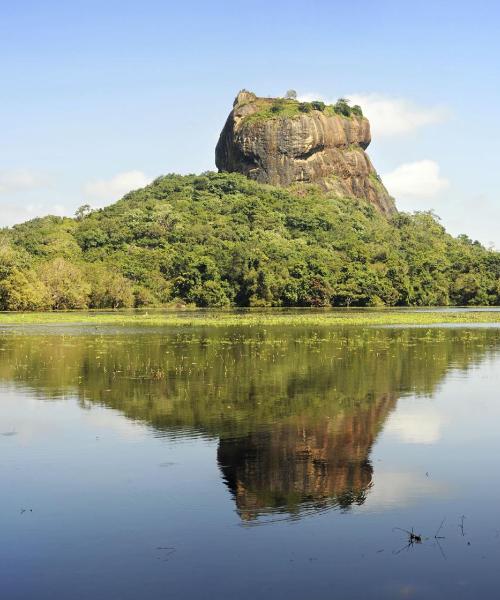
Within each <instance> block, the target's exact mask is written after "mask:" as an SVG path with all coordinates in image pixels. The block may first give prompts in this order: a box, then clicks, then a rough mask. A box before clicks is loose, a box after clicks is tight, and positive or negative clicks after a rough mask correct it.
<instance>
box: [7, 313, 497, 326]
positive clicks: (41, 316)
mask: <svg viewBox="0 0 500 600" xmlns="http://www.w3.org/2000/svg"><path fill="white" fill-rule="evenodd" d="M480 323H499V324H500V311H498V310H497V311H495V310H488V309H482V310H477V309H467V310H457V311H455V312H452V311H449V312H448V311H443V310H429V309H425V310H394V309H387V310H366V311H363V310H361V311H359V310H352V311H351V310H345V311H340V310H332V311H324V312H323V311H320V312H317V311H311V312H307V311H293V310H292V311H286V312H284V311H273V310H269V311H256V312H253V311H250V310H249V311H207V310H188V311H183V312H179V311H175V312H169V311H167V310H165V311H161V312H160V311H152V312H151V313H148V312H146V311H145V312H142V313H131V312H126V311H123V312H120V311H115V312H104V313H103V312H94V313H93V312H88V311H75V312H37V313H0V328H1V327H3V326H7V327H10V326H22V325H93V326H106V325H114V326H133V325H140V326H155V327H161V326H170V327H227V326H266V327H267V326H269V327H271V326H317V327H338V326H346V325H357V326H359V325H362V326H377V325H380V326H384V325H410V326H411V325H438V324H457V325H460V324H463V325H467V324H480Z"/></svg>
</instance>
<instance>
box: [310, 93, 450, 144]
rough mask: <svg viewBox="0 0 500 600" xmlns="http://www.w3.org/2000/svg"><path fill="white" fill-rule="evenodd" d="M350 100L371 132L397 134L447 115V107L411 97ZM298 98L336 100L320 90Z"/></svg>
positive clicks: (361, 96)
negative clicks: (418, 102)
mask: <svg viewBox="0 0 500 600" xmlns="http://www.w3.org/2000/svg"><path fill="white" fill-rule="evenodd" d="M347 98H348V99H349V100H350V102H351V104H359V105H360V106H361V108H362V109H363V113H364V114H365V115H366V116H367V117H368V119H369V121H370V126H371V131H372V133H373V135H374V136H376V137H381V136H396V135H404V134H407V133H411V132H413V131H415V130H417V129H419V128H420V127H423V126H425V125H432V124H434V123H441V122H442V121H444V120H446V119H447V117H448V111H447V110H446V109H444V108H443V107H440V106H431V107H422V106H417V105H416V104H414V103H413V102H411V101H410V100H407V99H405V98H398V97H393V96H386V95H384V94H375V93H371V94H359V93H357V94H348V95H347ZM299 99H300V100H302V101H304V102H308V101H311V100H323V101H324V102H326V103H328V104H334V103H335V101H336V100H332V99H331V98H325V97H324V96H322V95H321V94H311V93H307V94H302V95H300V97H299Z"/></svg>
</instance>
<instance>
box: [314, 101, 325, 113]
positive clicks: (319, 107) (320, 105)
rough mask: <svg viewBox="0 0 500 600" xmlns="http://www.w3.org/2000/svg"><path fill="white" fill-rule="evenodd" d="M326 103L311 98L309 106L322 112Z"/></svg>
mask: <svg viewBox="0 0 500 600" xmlns="http://www.w3.org/2000/svg"><path fill="white" fill-rule="evenodd" d="M325 107H326V104H325V103H324V102H322V101H321V100H313V101H312V102H311V108H312V109H313V110H319V111H321V112H323V111H324V110H325Z"/></svg>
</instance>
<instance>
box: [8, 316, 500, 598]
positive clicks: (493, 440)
mask: <svg viewBox="0 0 500 600" xmlns="http://www.w3.org/2000/svg"><path fill="white" fill-rule="evenodd" d="M499 390H500V326H498V325H486V326H483V327H472V326H463V327H439V326H437V327H427V326H422V327H418V328H412V327H406V326H401V327H379V328H377V327H355V326H350V327H338V328H331V327H330V328H321V327H288V328H287V327H279V326H276V327H272V326H271V327H262V326H254V327H226V328H224V327H219V328H210V327H192V328H189V329H186V328H184V329H183V328H177V329H176V328H164V329H162V328H153V327H149V328H148V327H143V328H141V327H111V326H108V327H106V326H103V327H94V326H88V327H78V326H71V325H68V326H59V327H58V326H46V327H43V326H38V327H36V326H33V327H19V328H16V327H11V328H10V329H3V330H0V486H1V488H0V489H1V496H0V597H1V598H5V599H8V600H15V599H23V600H24V599H31V598H33V599H35V598H36V599H37V600H42V599H49V598H51V599H59V598H68V599H69V598H71V600H76V599H90V598H91V599H92V600H99V599H101V598H102V599H106V600H111V599H117V600H118V599H119V600H127V599H137V598H144V599H160V598H161V599H165V598H175V599H180V600H183V599H199V598H217V599H235V598H238V599H241V600H243V599H252V600H255V598H256V597H257V598H270V599H271V598H272V599H273V600H277V599H281V598H283V599H285V598H286V599H288V600H290V599H295V598H297V599H299V598H300V599H304V598H315V597H325V598H326V597H327V598H336V597H339V598H342V599H350V598H353V599H354V598H355V599H360V598H363V599H371V598H384V599H386V598H425V599H427V600H431V599H434V598H479V597H484V598H490V597H493V596H494V595H496V593H497V588H498V577H497V573H498V564H499V560H500V510H499V501H500V428H499V423H500V397H499ZM412 532H413V534H414V535H411V534H412ZM415 536H417V537H415Z"/></svg>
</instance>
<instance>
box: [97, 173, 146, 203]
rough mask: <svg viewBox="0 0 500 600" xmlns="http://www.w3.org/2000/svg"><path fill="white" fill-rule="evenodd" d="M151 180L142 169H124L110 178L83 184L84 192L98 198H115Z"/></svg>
mask: <svg viewBox="0 0 500 600" xmlns="http://www.w3.org/2000/svg"><path fill="white" fill-rule="evenodd" d="M151 181H152V178H150V177H148V176H147V175H145V174H144V173H143V172H142V171H126V172H124V173H118V174H117V175H115V176H114V177H112V178H111V179H102V180H99V181H91V182H90V183H88V184H87V185H86V186H85V193H86V194H87V195H89V196H94V197H95V198H98V199H100V200H117V199H119V198H121V197H122V196H123V195H124V194H126V193H127V192H130V191H131V190H136V189H138V188H142V187H144V186H146V185H148V183H151Z"/></svg>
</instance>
